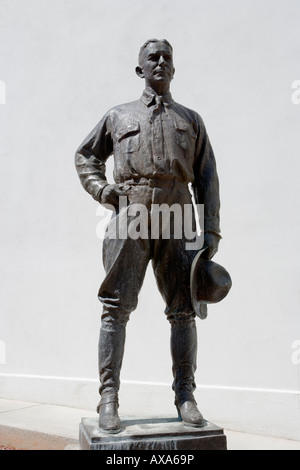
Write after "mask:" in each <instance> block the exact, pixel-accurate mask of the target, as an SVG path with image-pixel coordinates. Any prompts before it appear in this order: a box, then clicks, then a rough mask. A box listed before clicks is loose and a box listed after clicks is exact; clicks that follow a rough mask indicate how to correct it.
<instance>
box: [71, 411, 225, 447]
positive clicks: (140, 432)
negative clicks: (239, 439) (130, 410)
mask: <svg viewBox="0 0 300 470" xmlns="http://www.w3.org/2000/svg"><path fill="white" fill-rule="evenodd" d="M79 442H80V448H81V450H104V451H115V450H116V451H117V450H122V451H124V450H164V451H169V450H176V451H185V450H227V443H226V436H225V435H224V432H223V429H221V428H219V427H217V426H215V425H214V424H212V423H209V422H207V424H206V426H204V427H203V428H193V427H188V426H185V425H184V424H183V423H182V422H179V421H178V420H177V419H173V418H170V419H168V418H153V419H137V418H125V419H122V430H121V432H120V433H118V434H107V433H104V432H101V431H100V430H99V427H98V419H97V418H83V419H82V422H81V424H80V430H79Z"/></svg>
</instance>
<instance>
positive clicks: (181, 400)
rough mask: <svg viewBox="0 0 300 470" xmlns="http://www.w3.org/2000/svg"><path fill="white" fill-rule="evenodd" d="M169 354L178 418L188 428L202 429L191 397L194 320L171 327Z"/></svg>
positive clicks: (194, 358) (194, 336)
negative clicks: (171, 362) (171, 363)
mask: <svg viewBox="0 0 300 470" xmlns="http://www.w3.org/2000/svg"><path fill="white" fill-rule="evenodd" d="M171 354H172V360H173V369H172V370H173V376H174V382H173V387H172V388H173V390H174V392H175V406H176V408H177V411H178V416H179V418H180V419H181V420H182V421H183V423H184V424H186V425H188V426H194V427H202V426H204V425H205V421H204V419H203V416H202V414H201V413H200V411H199V410H198V408H197V403H196V400H195V398H194V395H193V392H194V390H195V388H196V384H195V376H194V374H195V371H196V368H197V330H196V324H195V321H194V320H191V321H188V322H184V323H180V322H175V323H173V324H172V325H171Z"/></svg>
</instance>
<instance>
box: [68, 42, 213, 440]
mask: <svg viewBox="0 0 300 470" xmlns="http://www.w3.org/2000/svg"><path fill="white" fill-rule="evenodd" d="M174 72H175V69H174V65H173V49H172V46H171V45H170V44H169V42H168V41H166V40H165V39H163V40H156V39H153V40H149V41H147V42H146V43H145V44H144V45H143V46H142V48H141V50H140V54H139V65H138V67H136V73H137V75H138V76H139V77H140V78H142V79H145V90H144V93H143V95H142V97H141V98H140V99H139V100H137V101H134V102H132V103H128V104H123V105H120V106H116V107H114V108H113V109H111V110H110V111H108V113H107V114H106V115H105V116H104V117H103V119H102V120H101V121H100V122H99V124H98V125H97V126H96V127H95V129H94V130H93V131H92V132H91V133H90V134H89V136H88V137H87V138H86V139H85V140H84V142H83V143H82V145H81V146H80V147H79V149H78V150H77V153H76V168H77V172H78V175H79V178H80V180H81V183H82V185H83V187H84V188H85V189H86V191H88V192H89V193H90V194H91V195H92V196H93V198H94V199H95V200H96V201H98V202H100V203H101V204H103V205H107V204H108V205H110V207H113V208H114V209H115V211H114V212H113V215H112V220H111V222H110V224H114V225H116V224H118V223H120V219H121V217H122V214H123V215H124V212H125V213H126V214H127V215H128V217H129V220H133V219H134V217H133V216H132V214H131V215H130V208H131V207H132V206H133V205H134V204H142V205H143V206H144V207H145V208H146V209H147V214H148V222H149V224H150V221H151V216H152V212H151V211H152V207H153V205H155V204H156V205H162V204H167V205H168V206H169V207H171V206H173V205H174V204H176V205H177V207H178V206H179V207H181V208H182V209H184V207H185V205H191V203H192V200H191V193H190V191H189V189H188V184H189V183H191V184H192V189H193V193H194V197H195V201H196V203H197V204H203V205H204V223H205V227H204V246H203V248H202V251H201V259H202V260H211V258H212V257H213V256H214V255H215V254H216V252H217V250H218V244H219V241H220V238H221V236H220V227H219V207H220V203H219V182H218V176H217V171H216V163H215V157H214V153H213V150H212V147H211V144H210V141H209V138H208V135H207V133H206V129H205V126H204V123H203V120H202V119H201V117H200V116H199V115H198V114H197V113H196V112H194V111H192V110H190V109H188V108H186V107H184V106H182V105H180V104H178V103H176V102H175V101H174V100H173V98H172V96H171V94H170V83H171V81H172V79H173V76H174ZM112 154H113V155H114V179H115V184H108V182H107V180H106V177H105V163H106V161H107V159H108V157H109V156H111V155H112ZM125 197H126V198H127V199H126V201H127V204H126V205H125V208H124V207H122V210H121V209H120V205H119V204H120V198H123V200H124V198H125ZM192 218H193V224H194V223H195V213H194V212H193V213H192ZM172 220H173V219H172ZM174 224H175V222H174V220H173V222H172V226H174ZM108 233H109V227H108V232H107V234H108ZM198 254H199V250H187V249H186V239H185V237H184V236H183V237H181V239H180V238H178V237H175V236H174V235H173V236H172V234H171V236H170V237H169V238H166V237H162V236H159V237H151V236H149V237H139V238H137V237H130V236H127V237H120V236H117V237H110V236H108V235H107V236H106V238H105V240H104V243H103V262H104V267H105V271H106V277H105V279H104V281H103V283H102V285H101V287H100V289H99V300H100V301H101V302H102V304H103V314H102V323H101V330H100V339H99V375H100V382H101V386H100V395H101V400H100V403H99V405H98V408H97V411H98V413H99V426H100V428H101V429H102V430H103V431H106V432H110V433H117V432H119V431H120V429H121V423H120V418H119V415H118V391H119V386H120V370H121V366H122V359H123V352H124V344H125V331H126V324H127V322H128V320H129V316H130V313H131V312H132V311H133V310H135V308H136V306H137V301H138V294H139V291H140V289H141V287H142V284H143V280H144V275H145V272H146V268H147V265H148V263H149V261H150V260H151V261H152V266H153V270H154V274H155V277H156V281H157V285H158V288H159V290H160V293H161V295H162V297H163V299H164V301H165V303H166V310H165V313H166V316H167V319H168V320H169V322H170V324H171V354H172V361H173V369H172V370H173V376H174V382H173V387H172V388H173V390H174V392H175V405H176V407H177V410H178V414H179V417H180V419H181V420H182V421H183V422H184V424H185V425H187V426H196V427H198V426H203V425H204V424H205V421H204V419H203V417H202V414H201V413H200V411H199V410H198V408H197V404H196V401H195V398H194V395H193V392H194V390H195V387H196V385H195V378H194V374H195V371H196V355H197V332H196V324H195V316H196V313H195V307H194V306H193V303H192V299H191V287H190V276H191V267H192V263H193V260H194V259H195V257H196V256H197V255H198ZM204 303H205V302H204ZM199 308H200V307H199ZM197 313H198V312H197ZM203 317H205V312H204V315H203Z"/></svg>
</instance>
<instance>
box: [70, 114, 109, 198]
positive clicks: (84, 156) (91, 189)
mask: <svg viewBox="0 0 300 470" xmlns="http://www.w3.org/2000/svg"><path fill="white" fill-rule="evenodd" d="M112 153H113V140H112V135H111V132H110V129H109V117H108V115H107V114H106V115H105V116H104V117H103V119H102V120H101V121H100V122H99V124H97V126H96V127H95V128H94V129H93V130H92V132H91V133H90V134H89V135H88V136H87V137H86V139H85V140H84V141H83V142H82V144H81V145H80V147H79V148H78V150H77V151H76V154H75V166H76V170H77V173H78V176H79V179H80V181H81V184H82V186H83V187H84V189H85V190H86V191H87V192H88V193H89V194H91V196H92V197H93V198H94V199H95V200H96V201H98V202H100V200H101V194H102V191H103V189H104V188H105V187H106V186H107V185H108V183H107V179H106V176H105V170H106V165H105V164H106V161H107V159H108V157H109V156H110V155H111V154H112Z"/></svg>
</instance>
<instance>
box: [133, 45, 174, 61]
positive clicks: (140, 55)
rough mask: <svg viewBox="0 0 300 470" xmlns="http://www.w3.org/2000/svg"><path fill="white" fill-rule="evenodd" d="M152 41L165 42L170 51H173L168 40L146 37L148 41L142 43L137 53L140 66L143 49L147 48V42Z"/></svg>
mask: <svg viewBox="0 0 300 470" xmlns="http://www.w3.org/2000/svg"><path fill="white" fill-rule="evenodd" d="M152 42H163V43H164V44H166V45H167V46H168V47H169V48H170V49H171V51H172V52H173V47H172V46H171V44H170V43H169V41H167V40H166V39H148V41H146V42H145V44H143V45H142V47H141V49H140V53H139V65H140V66H142V65H143V54H144V51H145V49H146V48H147V46H148V45H149V44H151V43H152Z"/></svg>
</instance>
